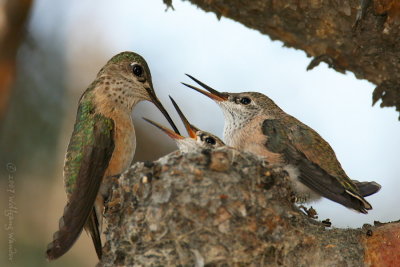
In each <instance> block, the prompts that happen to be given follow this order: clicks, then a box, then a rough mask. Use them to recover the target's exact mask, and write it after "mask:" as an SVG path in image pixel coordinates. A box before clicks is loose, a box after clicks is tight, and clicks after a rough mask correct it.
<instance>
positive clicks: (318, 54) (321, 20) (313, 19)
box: [189, 0, 400, 111]
mask: <svg viewBox="0 0 400 267" xmlns="http://www.w3.org/2000/svg"><path fill="white" fill-rule="evenodd" d="M189 1H190V2H192V3H193V4H195V5H197V6H199V7H200V8H202V9H204V10H205V11H211V12H214V13H215V14H216V15H217V16H218V17H221V16H224V17H228V18H231V19H233V20H235V21H237V22H240V23H242V24H243V25H245V26H247V27H249V28H252V29H256V30H258V31H260V32H261V33H262V34H267V35H269V37H270V38H271V39H272V40H280V41H282V42H283V43H284V44H285V46H288V47H294V48H297V49H301V50H303V51H305V52H306V54H307V55H308V56H311V57H314V59H313V60H312V61H311V63H310V65H309V67H308V68H307V69H312V68H313V67H315V66H317V65H318V64H319V63H320V62H326V63H327V64H328V65H329V66H330V67H332V68H334V69H335V70H336V71H339V72H342V73H343V72H345V71H347V70H348V71H351V72H353V73H354V74H355V76H356V77H357V78H359V79H367V80H368V81H370V82H372V83H374V84H376V85H377V87H376V89H375V91H374V93H373V104H375V103H376V102H377V101H378V100H380V99H381V100H382V103H381V107H392V106H394V107H396V110H397V111H400V82H399V81H400V53H399V52H400V1H398V0H335V1H333V0H331V1H322V0H301V1H299V0H286V1H280V0H252V1H243V0H189ZM349 90H351V89H349ZM344 97H345V96H344Z"/></svg>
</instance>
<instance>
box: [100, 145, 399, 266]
mask: <svg viewBox="0 0 400 267" xmlns="http://www.w3.org/2000/svg"><path fill="white" fill-rule="evenodd" d="M105 216H106V220H107V222H108V228H107V231H106V237H107V242H106V244H105V247H104V248H103V258H102V260H101V262H100V263H99V266H177V265H180V266H318V267H320V266H338V267H339V266H340V267H343V266H385V267H388V266H399V263H400V238H399V236H400V223H399V222H397V223H391V224H381V225H379V226H368V225H366V226H364V227H363V229H331V228H329V227H327V226H326V224H324V223H322V222H318V221H316V220H314V219H312V218H310V217H309V216H307V215H306V214H304V213H303V212H302V211H300V210H299V208H298V207H297V206H296V205H295V204H293V194H292V191H291V187H290V182H289V180H288V177H287V173H286V172H285V171H284V170H283V169H282V167H281V166H277V165H274V166H273V165H269V164H268V163H266V162H264V161H262V160H261V159H260V158H258V157H256V156H254V155H251V154H247V153H243V152H239V151H237V150H235V149H231V148H220V149H217V150H212V151H209V150H204V151H202V152H201V153H190V154H181V153H180V152H174V153H172V154H169V155H167V156H165V157H163V158H161V159H159V160H158V161H156V162H147V163H142V162H139V163H136V164H135V165H133V166H132V167H131V168H130V169H129V170H128V171H127V172H126V173H125V174H123V175H122V176H121V177H120V178H119V179H115V181H114V185H113V192H112V197H111V199H110V201H109V203H108V206H107V211H106V214H105ZM396 263H397V265H396Z"/></svg>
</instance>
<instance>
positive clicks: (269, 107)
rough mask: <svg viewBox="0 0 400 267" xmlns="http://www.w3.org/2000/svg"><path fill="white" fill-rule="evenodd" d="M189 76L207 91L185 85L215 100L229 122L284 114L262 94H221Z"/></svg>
mask: <svg viewBox="0 0 400 267" xmlns="http://www.w3.org/2000/svg"><path fill="white" fill-rule="evenodd" d="M187 76H188V77H189V78H191V79H192V80H194V81H195V82H196V83H198V84H199V85H200V86H201V87H203V88H204V89H206V90H207V91H206V90H203V89H200V88H197V87H195V86H193V85H189V84H186V83H183V84H184V85H185V86H188V87H189V88H191V89H194V90H196V91H198V92H199V93H202V94H203V95H206V96H208V97H209V98H211V99H212V100H214V101H215V102H216V103H217V104H218V105H219V106H220V107H221V108H222V110H223V112H224V115H225V118H226V119H228V120H234V121H242V120H243V121H247V120H249V119H252V118H253V117H255V116H258V115H260V114H264V115H267V116H269V117H271V118H272V117H277V116H279V115H281V114H282V112H283V111H282V110H281V109H280V108H279V107H278V105H276V104H275V102H274V101H272V99H270V98H269V97H267V96H266V95H263V94H261V93H258V92H243V93H226V92H223V93H220V92H219V91H217V90H215V89H213V88H211V87H210V86H208V85H206V84H204V83H203V82H201V81H199V80H197V79H196V78H194V77H192V76H190V75H187Z"/></svg>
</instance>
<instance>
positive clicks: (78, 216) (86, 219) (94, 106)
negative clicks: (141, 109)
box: [46, 52, 179, 260]
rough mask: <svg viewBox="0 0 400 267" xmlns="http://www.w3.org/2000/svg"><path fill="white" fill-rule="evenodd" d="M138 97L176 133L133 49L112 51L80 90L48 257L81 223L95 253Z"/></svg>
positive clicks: (129, 149)
mask: <svg viewBox="0 0 400 267" xmlns="http://www.w3.org/2000/svg"><path fill="white" fill-rule="evenodd" d="M143 100H147V101H150V102H152V103H153V104H155V105H156V106H157V108H158V109H159V110H160V111H161V112H162V113H163V114H164V116H165V117H166V118H167V120H168V121H169V123H170V124H171V125H172V127H173V128H174V130H175V131H177V132H178V133H179V131H178V129H177V128H176V126H175V125H174V123H173V121H172V119H171V118H170V116H169V115H168V113H167V111H166V110H165V109H164V107H163V106H162V104H161V102H160V101H159V100H158V98H157V96H156V94H155V92H154V89H153V84H152V80H151V74H150V70H149V67H148V66H147V63H146V61H145V60H144V58H143V57H141V56H140V55H138V54H136V53H133V52H122V53H120V54H117V55H115V56H114V57H112V58H111V59H110V60H109V61H108V62H107V64H106V65H105V66H104V67H103V68H102V69H101V70H100V72H99V73H98V74H97V77H96V79H95V80H94V82H93V83H92V84H91V85H90V86H89V87H88V88H87V89H86V91H85V92H84V93H83V95H82V96H81V98H80V100H79V105H78V112H77V116H76V122H75V126H74V130H73V133H72V136H71V139H70V142H69V145H68V149H67V154H66V157H65V165H64V184H65V190H66V193H67V198H68V202H67V205H66V206H65V209H64V213H63V216H62V217H61V219H60V222H59V230H58V231H57V232H56V233H55V234H54V236H53V241H52V242H51V243H50V244H49V245H48V248H47V251H46V254H47V259H48V260H53V259H57V258H58V257H60V256H62V255H63V254H64V253H66V252H67V251H68V250H69V249H70V248H71V246H72V245H73V244H74V243H75V241H76V239H77V238H78V237H79V235H80V233H81V232H82V229H83V228H85V230H86V231H87V232H88V233H89V234H90V236H91V238H92V241H93V244H94V247H95V249H96V253H97V256H98V257H99V259H100V258H101V250H102V245H101V238H100V235H101V226H102V217H103V207H104V202H105V200H106V199H107V197H108V194H109V186H108V184H109V180H110V178H111V177H113V176H115V175H118V174H121V173H122V172H123V171H125V170H126V169H127V168H128V167H129V165H130V164H131V162H132V159H133V156H134V154H135V147H136V136H135V129H134V127H133V123H132V117H131V113H132V110H133V108H134V107H135V106H136V104H137V103H139V102H140V101H143Z"/></svg>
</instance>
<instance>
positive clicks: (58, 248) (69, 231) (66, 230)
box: [46, 204, 83, 260]
mask: <svg viewBox="0 0 400 267" xmlns="http://www.w3.org/2000/svg"><path fill="white" fill-rule="evenodd" d="M69 210H70V209H69V204H67V205H66V206H65V209H64V215H63V217H61V219H60V221H59V230H58V231H57V232H55V233H54V235H53V241H52V242H51V243H50V244H48V246H47V250H46V255H47V259H48V260H54V259H57V258H59V257H61V256H62V255H64V253H65V252H67V251H68V250H69V249H70V248H71V247H72V245H73V244H74V243H75V241H76V240H77V239H78V237H79V236H80V234H81V232H82V229H83V228H82V227H79V226H78V225H79V223H77V224H75V223H74V224H70V223H69V222H65V218H66V214H68V213H69ZM67 219H68V218H67Z"/></svg>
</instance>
